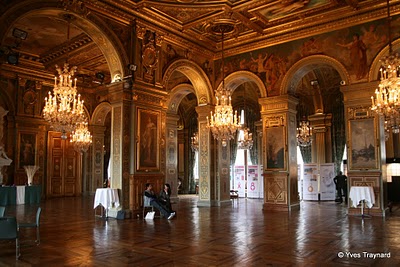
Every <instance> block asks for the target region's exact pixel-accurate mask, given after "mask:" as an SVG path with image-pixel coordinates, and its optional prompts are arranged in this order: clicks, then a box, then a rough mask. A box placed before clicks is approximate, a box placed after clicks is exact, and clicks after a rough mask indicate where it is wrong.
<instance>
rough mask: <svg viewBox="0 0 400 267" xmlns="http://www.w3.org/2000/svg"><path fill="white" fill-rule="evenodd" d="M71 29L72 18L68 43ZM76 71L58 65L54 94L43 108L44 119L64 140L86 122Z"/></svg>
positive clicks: (67, 65) (46, 99)
mask: <svg viewBox="0 0 400 267" xmlns="http://www.w3.org/2000/svg"><path fill="white" fill-rule="evenodd" d="M69 28H70V18H69V19H68V34H67V40H68V41H69ZM76 69H77V67H76V66H74V67H72V68H71V69H70V68H69V64H68V63H65V64H64V68H63V69H61V68H59V67H58V66H57V65H56V70H57V72H58V78H57V76H56V77H54V88H53V94H52V93H51V92H49V95H48V97H46V98H45V105H44V108H43V117H44V119H45V120H46V121H48V122H49V124H50V125H51V127H52V128H53V129H54V130H55V131H58V132H61V133H62V136H61V138H62V139H64V140H65V139H67V133H68V132H72V131H73V130H74V129H75V127H76V126H77V125H78V124H79V123H82V122H85V121H86V117H85V112H84V108H83V100H81V96H80V94H77V88H76V78H75V79H73V76H74V74H75V72H76Z"/></svg>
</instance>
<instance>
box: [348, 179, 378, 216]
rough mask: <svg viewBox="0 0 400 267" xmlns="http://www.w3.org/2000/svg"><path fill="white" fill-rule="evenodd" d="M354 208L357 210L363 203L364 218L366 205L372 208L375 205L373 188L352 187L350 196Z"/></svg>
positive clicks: (362, 214)
mask: <svg viewBox="0 0 400 267" xmlns="http://www.w3.org/2000/svg"><path fill="white" fill-rule="evenodd" d="M349 198H350V199H351V202H352V206H353V207H354V208H357V206H358V205H359V203H360V202H361V216H364V205H366V206H367V207H368V208H372V206H373V205H374V204H375V194H374V189H373V188H372V187H371V186H352V187H350V195H349Z"/></svg>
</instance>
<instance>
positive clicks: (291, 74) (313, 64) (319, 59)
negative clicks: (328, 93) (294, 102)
mask: <svg viewBox="0 0 400 267" xmlns="http://www.w3.org/2000/svg"><path fill="white" fill-rule="evenodd" d="M321 66H328V67H332V68H333V69H335V70H336V71H337V72H338V73H339V75H340V77H341V79H342V81H343V83H344V84H349V82H350V75H349V73H348V72H347V70H346V68H345V67H344V66H343V64H342V63H340V62H339V61H337V60H336V59H334V58H331V57H328V56H324V55H313V56H309V57H306V58H303V59H301V60H299V61H298V62H296V63H295V64H294V65H293V66H292V67H291V68H290V69H289V70H288V72H287V73H286V74H285V77H284V78H283V81H282V84H281V88H280V93H281V95H286V94H294V93H295V92H294V90H295V89H296V85H297V84H298V83H299V81H300V80H301V78H302V77H303V76H304V75H305V74H307V73H308V72H310V71H312V70H313V69H316V68H318V67H321Z"/></svg>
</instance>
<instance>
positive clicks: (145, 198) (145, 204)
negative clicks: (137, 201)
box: [143, 194, 151, 207]
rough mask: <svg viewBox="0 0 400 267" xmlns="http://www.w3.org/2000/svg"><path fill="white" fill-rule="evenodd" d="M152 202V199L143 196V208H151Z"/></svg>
mask: <svg viewBox="0 0 400 267" xmlns="http://www.w3.org/2000/svg"><path fill="white" fill-rule="evenodd" d="M150 200H151V198H149V197H146V195H145V194H143V207H151V205H150Z"/></svg>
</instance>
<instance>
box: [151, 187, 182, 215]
mask: <svg viewBox="0 0 400 267" xmlns="http://www.w3.org/2000/svg"><path fill="white" fill-rule="evenodd" d="M144 196H145V198H144V201H145V203H144V204H145V205H148V204H150V205H151V206H153V207H155V208H156V209H158V210H159V211H160V212H161V214H162V215H163V216H164V217H166V218H168V220H171V219H172V218H173V217H174V216H175V212H169V211H168V210H166V209H165V208H164V207H163V205H162V204H161V203H160V201H159V200H158V198H157V196H156V194H154V192H153V186H152V185H151V184H150V183H147V184H146V190H145V191H144Z"/></svg>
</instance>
